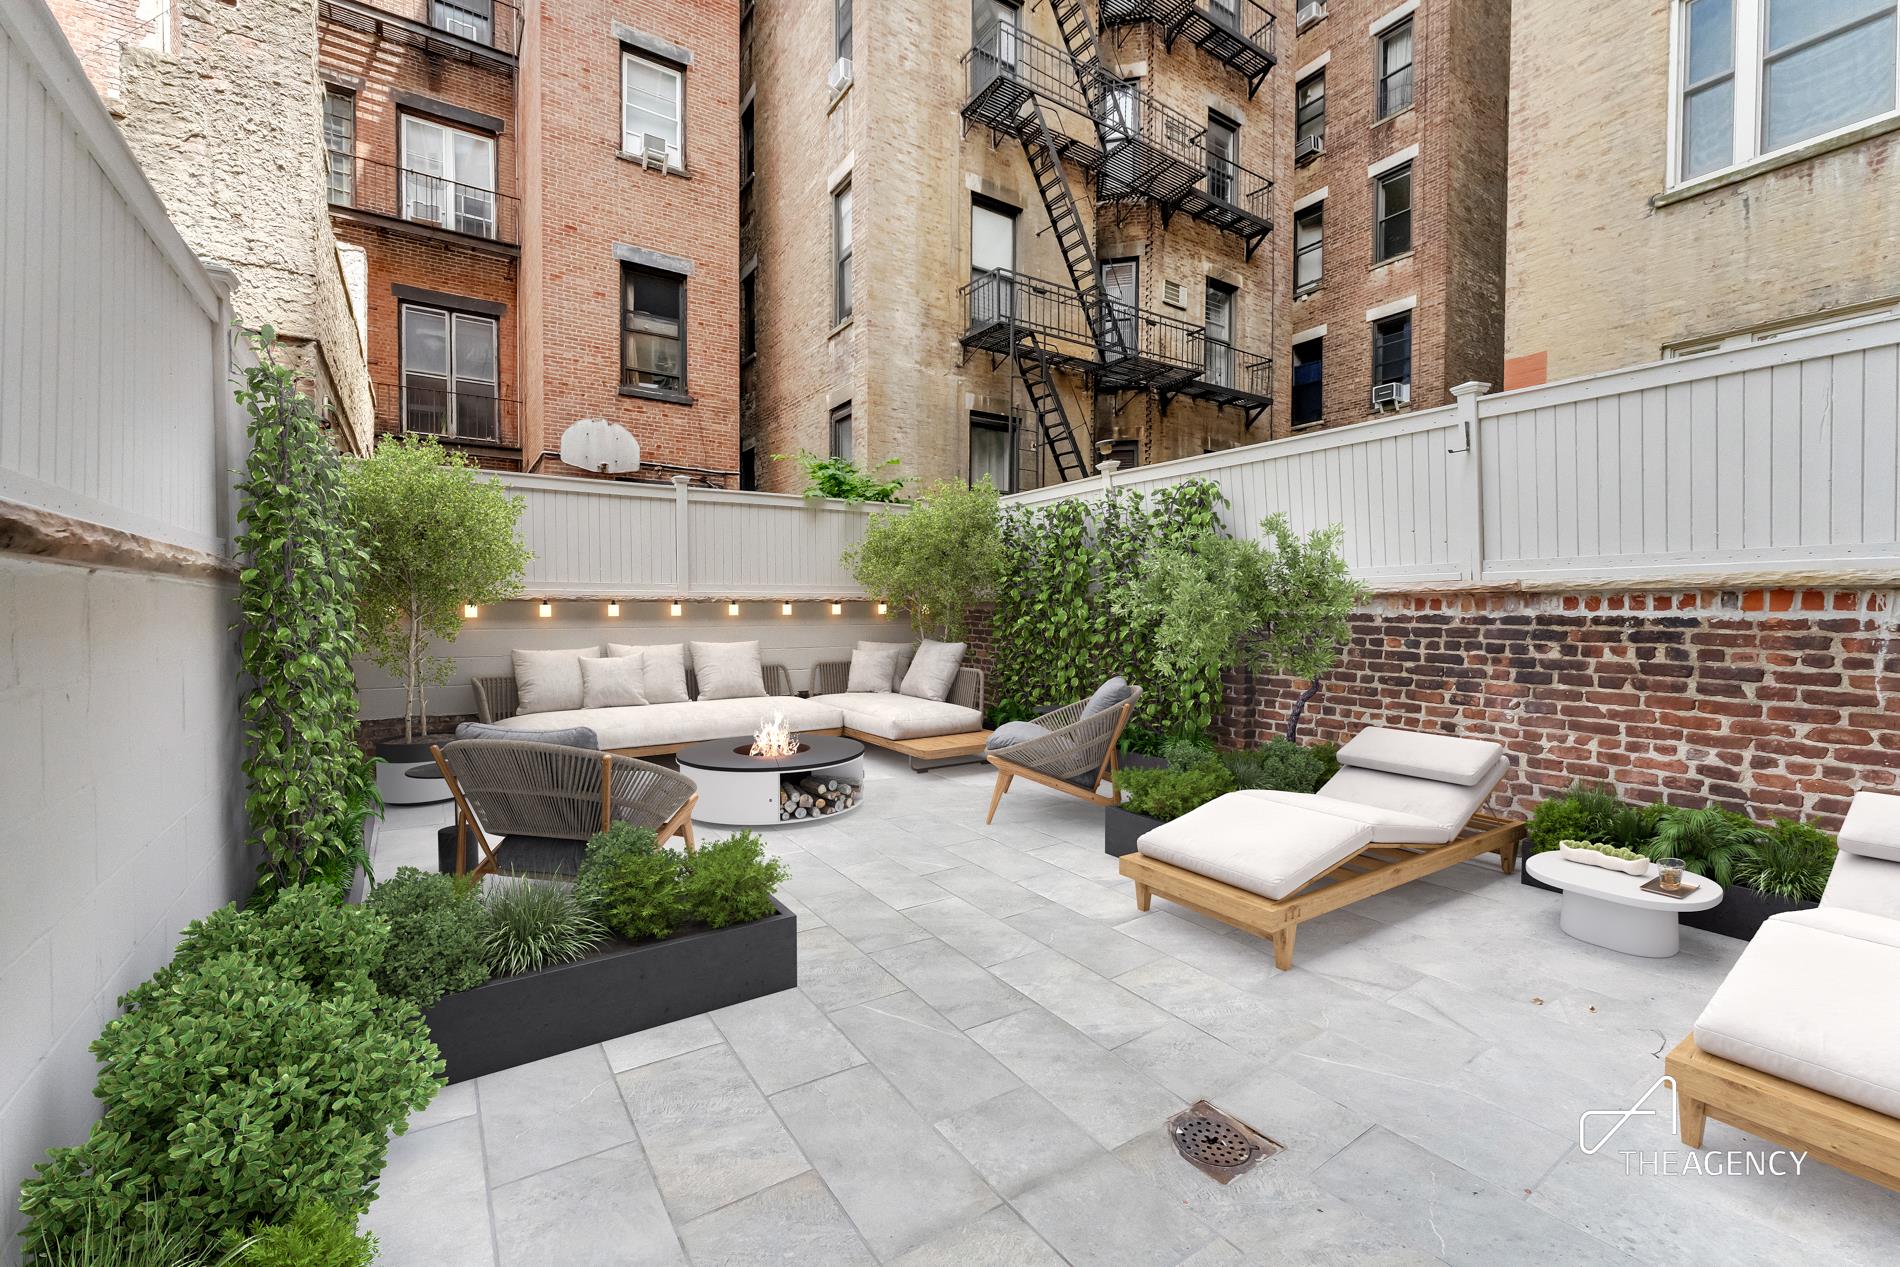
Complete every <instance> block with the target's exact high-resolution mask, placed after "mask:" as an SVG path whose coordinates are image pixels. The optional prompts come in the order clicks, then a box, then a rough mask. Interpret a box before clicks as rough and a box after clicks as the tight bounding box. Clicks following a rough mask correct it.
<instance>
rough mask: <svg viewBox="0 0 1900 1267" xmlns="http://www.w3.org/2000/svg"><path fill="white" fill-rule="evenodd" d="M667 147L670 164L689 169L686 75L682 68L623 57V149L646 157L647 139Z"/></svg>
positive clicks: (635, 55) (635, 56) (631, 55)
mask: <svg viewBox="0 0 1900 1267" xmlns="http://www.w3.org/2000/svg"><path fill="white" fill-rule="evenodd" d="M648 137H652V138H654V141H653V147H654V148H658V147H660V146H664V147H665V148H666V165H667V166H668V167H672V168H676V169H680V170H684V169H685V167H686V76H685V75H684V74H683V73H682V72H681V71H680V69H679V67H677V66H673V65H670V64H668V63H666V62H661V61H656V60H654V59H653V58H650V57H642V56H640V55H639V54H638V53H632V52H623V53H621V55H620V148H621V150H622V152H624V153H627V154H645V153H646V152H647V150H648V142H647V138H648Z"/></svg>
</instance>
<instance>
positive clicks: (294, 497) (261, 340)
mask: <svg viewBox="0 0 1900 1267" xmlns="http://www.w3.org/2000/svg"><path fill="white" fill-rule="evenodd" d="M250 342H251V346H252V348H253V350H254V351H255V352H256V354H257V364H255V365H253V366H250V367H248V368H246V369H244V370H243V371H242V382H241V385H240V386H239V388H238V390H237V392H236V398H237V400H238V403H239V404H240V405H242V406H243V408H244V410H245V412H246V414H247V415H248V416H249V423H248V428H247V429H248V432H249V436H250V445H251V448H250V454H249V456H248V457H247V458H246V459H245V463H244V470H243V472H242V474H241V476H240V478H239V480H238V485H237V488H238V494H239V497H240V504H239V508H238V521H239V531H238V538H237V547H238V555H239V558H240V559H241V560H242V565H243V566H242V570H241V572H240V573H239V577H238V609H239V613H240V621H239V629H240V630H241V631H242V635H243V637H242V644H241V652H240V655H241V660H242V665H243V677H244V681H245V684H246V689H245V694H244V703H243V716H244V737H245V740H246V750H247V755H246V757H245V760H244V776H245V780H246V783H247V785H248V790H247V792H246V794H245V798H244V810H245V815H246V818H247V819H248V821H249V824H250V829H249V833H248V839H249V842H250V843H251V844H252V845H253V846H255V847H256V848H258V849H259V850H260V851H261V852H262V854H263V862H262V863H261V864H260V865H259V871H260V873H261V881H260V891H261V892H262V894H263V895H264V896H266V897H268V896H269V895H270V894H272V893H275V892H276V891H278V890H279V889H282V888H285V887H288V886H290V885H296V884H303V883H305V882H306V881H317V880H322V881H324V882H326V883H327V884H329V885H331V886H333V887H335V886H340V885H342V884H344V883H347V879H348V877H349V875H350V874H351V872H352V869H353V868H354V867H355V865H356V864H357V863H359V862H363V861H366V860H367V859H366V858H365V857H364V854H363V835H362V828H363V819H364V816H365V815H367V814H369V813H370V812H372V811H373V810H374V809H375V808H376V805H377V797H376V777H375V768H374V764H373V763H372V762H371V761H370V760H369V758H367V757H366V756H364V754H363V752H362V750H361V749H360V748H359V747H357V744H356V678H355V674H354V671H353V670H352V669H351V667H350V659H351V657H352V656H354V655H355V654H356V651H357V628H356V619H355V612H354V609H353V607H352V604H353V602H354V600H355V598H356V594H357V590H358V588H359V587H360V586H361V584H362V583H363V579H364V575H365V573H366V572H367V570H368V567H367V560H366V556H365V555H364V552H363V547H362V544H361V542H360V539H359V537H358V535H357V533H356V532H355V531H354V530H353V527H352V523H351V520H350V517H349V515H348V514H346V513H345V503H346V493H345V488H344V478H343V471H342V461H341V459H340V458H339V457H338V455H337V452H336V449H335V447H334V446H332V445H331V443H330V441H329V440H328V439H327V438H326V437H325V436H324V434H323V428H322V426H321V424H320V423H319V421H318V419H317V412H316V409H315V407H314V406H312V405H311V403H310V400H309V398H308V397H306V396H304V395H303V394H302V393H301V392H299V391H298V390H297V388H296V376H295V373H294V372H293V371H292V370H291V369H290V367H288V366H285V365H280V364H278V363H277V359H276V356H275V346H276V334H275V332H273V331H272V330H271V328H270V327H269V326H265V327H264V328H263V329H261V330H260V331H258V332H257V333H256V334H255V335H253V336H251V340H250Z"/></svg>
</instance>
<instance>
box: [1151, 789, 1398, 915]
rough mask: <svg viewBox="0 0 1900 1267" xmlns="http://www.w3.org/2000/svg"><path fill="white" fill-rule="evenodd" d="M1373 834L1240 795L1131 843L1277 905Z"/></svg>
mask: <svg viewBox="0 0 1900 1267" xmlns="http://www.w3.org/2000/svg"><path fill="white" fill-rule="evenodd" d="M1371 840H1372V828H1371V827H1369V826H1367V825H1366V824H1364V823H1358V822H1354V821H1353V820H1351V819H1348V818H1341V817H1340V816H1339V815H1337V814H1327V813H1323V812H1321V811H1319V810H1315V809H1309V808H1306V807H1304V806H1300V805H1288V804H1285V803H1283V802H1278V801H1269V800H1262V799H1260V798H1259V797H1255V796H1249V795H1247V794H1246V793H1244V792H1229V793H1228V794H1227V795H1225V796H1217V797H1215V798H1214V799H1213V800H1211V801H1209V802H1208V803H1207V804H1205V805H1203V806H1201V807H1200V808H1198V809H1195V810H1191V811H1189V812H1188V813H1186V814H1183V815H1182V816H1181V817H1179V818H1177V819H1175V820H1174V821H1173V822H1171V823H1163V824H1161V826H1159V827H1157V828H1155V829H1154V830H1153V831H1150V832H1148V833H1146V834H1145V835H1143V836H1142V837H1141V839H1140V840H1138V841H1136V842H1135V848H1137V849H1138V850H1140V851H1141V853H1142V856H1143V857H1147V858H1153V859H1154V860H1155V861H1157V862H1167V863H1172V864H1173V865H1174V866H1177V867H1180V868H1182V869H1183V870H1186V871H1192V872H1194V873H1195V874H1196V875H1204V876H1206V877H1207V878H1208V879H1210V880H1219V881H1220V882H1221V883H1223V884H1231V885H1233V886H1234V887H1235V888H1237V889H1245V890H1247V891H1248V892H1249V893H1258V894H1259V895H1260V896H1261V897H1265V898H1272V899H1273V900H1275V901H1278V900H1279V899H1281V898H1284V897H1291V896H1292V895H1293V894H1294V893H1297V892H1298V891H1299V890H1300V889H1302V888H1304V887H1305V886H1306V885H1307V884H1309V883H1311V882H1312V881H1313V880H1315V879H1317V878H1319V877H1320V876H1322V875H1325V874H1326V873H1327V872H1328V871H1331V870H1332V869H1333V868H1334V867H1336V866H1338V865H1339V864H1340V863H1342V862H1344V861H1345V860H1346V859H1348V858H1350V857H1352V856H1353V855H1354V854H1356V853H1358V852H1359V851H1360V850H1361V849H1364V848H1365V847H1366V845H1367V844H1368V843H1370V842H1371Z"/></svg>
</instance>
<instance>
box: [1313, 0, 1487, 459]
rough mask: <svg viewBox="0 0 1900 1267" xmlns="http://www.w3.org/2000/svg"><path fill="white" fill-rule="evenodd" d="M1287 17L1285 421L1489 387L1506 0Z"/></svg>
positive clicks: (1375, 2) (1328, 419)
mask: <svg viewBox="0 0 1900 1267" xmlns="http://www.w3.org/2000/svg"><path fill="white" fill-rule="evenodd" d="M1296 24H1297V26H1298V28H1299V30H1298V36H1297V41H1296V47H1297V52H1296V53H1294V54H1291V55H1289V57H1288V59H1287V63H1288V66H1289V68H1290V69H1291V72H1292V73H1291V74H1289V75H1288V80H1289V81H1290V84H1291V87H1292V92H1293V96H1294V108H1293V114H1292V116H1291V118H1290V120H1289V127H1288V132H1289V135H1290V137H1291V138H1292V148H1293V150H1294V163H1295V167H1294V177H1293V185H1294V193H1293V198H1292V211H1291V215H1290V216H1289V223H1288V231H1287V233H1286V235H1285V236H1286V249H1287V250H1288V252H1289V254H1290V257H1291V263H1290V265H1289V272H1290V275H1291V277H1292V288H1293V294H1294V298H1293V301H1292V311H1291V315H1290V316H1289V318H1288V321H1289V325H1290V327H1291V328H1290V331H1289V335H1288V342H1289V348H1288V352H1289V358H1288V359H1289V360H1290V362H1291V377H1292V381H1293V388H1292V398H1291V400H1290V402H1289V405H1290V409H1289V421H1290V423H1291V425H1292V427H1293V428H1295V429H1298V430H1304V429H1307V428H1314V427H1321V426H1338V425H1340V424H1343V423H1352V422H1360V421H1363V420H1364V419H1365V418H1366V417H1367V416H1368V415H1369V414H1371V413H1373V412H1375V411H1378V412H1384V411H1391V410H1402V409H1407V408H1412V409H1418V408H1430V407H1433V406H1436V405H1442V404H1446V403H1448V402H1449V401H1450V400H1451V391H1450V389H1451V388H1452V387H1453V386H1455V385H1457V384H1459V383H1463V382H1470V381H1473V380H1476V381H1479V382H1489V383H1496V382H1498V381H1499V378H1500V375H1501V372H1502V371H1501V362H1502V358H1503V344H1504V314H1503V252H1504V241H1503V236H1504V211H1505V190H1504V169H1505V162H1506V146H1505V124H1506V112H1507V109H1508V104H1507V103H1508V94H1509V90H1510V84H1509V78H1510V66H1509V48H1510V45H1511V39H1512V31H1511V14H1510V5H1509V0H1404V2H1403V3H1399V2H1398V0H1323V2H1322V3H1319V4H1303V5H1302V6H1301V7H1300V9H1299V10H1298V16H1297V17H1296Z"/></svg>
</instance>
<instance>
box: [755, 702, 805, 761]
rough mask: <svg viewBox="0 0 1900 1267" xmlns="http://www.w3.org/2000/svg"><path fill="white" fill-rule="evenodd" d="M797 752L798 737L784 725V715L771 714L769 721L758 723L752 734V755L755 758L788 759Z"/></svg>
mask: <svg viewBox="0 0 1900 1267" xmlns="http://www.w3.org/2000/svg"><path fill="white" fill-rule="evenodd" d="M797 752H798V736H797V735H794V734H793V733H792V728H791V727H790V726H788V725H786V724H785V714H784V713H782V712H781V713H773V714H772V716H771V719H770V720H769V721H763V722H760V723H759V728H758V729H757V730H755V731H753V732H752V755H753V756H755V757H789V756H792V755H794V754H796V753H797Z"/></svg>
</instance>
